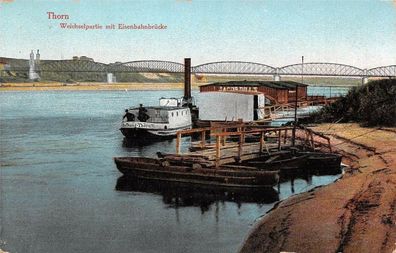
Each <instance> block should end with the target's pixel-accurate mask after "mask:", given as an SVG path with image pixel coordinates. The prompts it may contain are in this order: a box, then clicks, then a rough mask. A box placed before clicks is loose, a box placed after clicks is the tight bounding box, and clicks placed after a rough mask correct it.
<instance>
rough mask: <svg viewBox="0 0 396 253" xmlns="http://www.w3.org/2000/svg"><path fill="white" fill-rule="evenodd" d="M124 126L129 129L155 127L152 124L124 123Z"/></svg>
mask: <svg viewBox="0 0 396 253" xmlns="http://www.w3.org/2000/svg"><path fill="white" fill-rule="evenodd" d="M125 125H127V126H130V127H138V128H154V127H155V125H154V124H152V123H144V122H125Z"/></svg>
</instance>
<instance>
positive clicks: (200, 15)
mask: <svg viewBox="0 0 396 253" xmlns="http://www.w3.org/2000/svg"><path fill="white" fill-rule="evenodd" d="M47 12H54V13H55V14H59V15H61V14H63V15H68V16H69V19H65V20H59V19H49V18H48V14H47ZM60 23H68V24H72V25H74V24H77V25H83V24H86V25H95V24H98V25H102V26H103V29H100V30H82V29H61V28H60ZM110 24H114V25H115V26H116V27H118V24H127V25H133V24H136V25H139V24H151V25H154V24H157V25H159V24H163V25H165V26H166V27H167V28H166V29H162V30H147V29H146V30H132V29H126V30H120V29H105V26H106V25H110ZM31 49H40V52H41V56H42V58H43V59H70V58H71V57H72V56H74V55H86V56H89V57H92V58H94V59H95V60H96V61H100V62H105V63H109V62H115V61H121V62H126V61H132V60H147V59H155V60H170V61H176V62H182V61H183V58H185V57H191V58H192V64H193V65H197V64H201V63H205V62H212V61H221V60H241V61H252V62H260V63H264V64H268V65H272V66H283V65H287V64H292V63H296V62H299V61H300V59H301V56H302V55H304V56H305V59H306V62H337V63H344V64H351V65H355V66H357V67H361V68H370V67H375V66H380V65H390V64H396V4H395V1H376V0H367V1H366V0H355V1H348V0H329V1H325V0H315V1H309V0H290V1H287V0H281V1H279V0H273V1H270V0H268V1H253V0H235V1H233V0H224V1H198V0H168V1H166V0H163V1H160V0H158V1H154V0H152V1H147V0H146V1H122V0H113V1H110V0H106V1H105V0H79V1H78V0H32V1H24V0H14V1H12V0H0V56H3V57H15V58H27V57H28V55H29V52H30V50H31Z"/></svg>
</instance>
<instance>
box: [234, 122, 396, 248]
mask: <svg viewBox="0 0 396 253" xmlns="http://www.w3.org/2000/svg"><path fill="white" fill-rule="evenodd" d="M313 129H314V130H316V131H320V132H323V133H325V134H326V135H327V136H329V137H330V138H331V143H332V145H333V147H334V149H335V151H336V152H338V153H341V154H342V155H343V156H344V158H343V162H344V163H346V164H347V165H349V168H348V169H346V172H345V174H344V175H343V176H342V178H341V179H340V180H338V181H336V182H335V183H333V184H331V185H328V186H324V187H319V188H316V189H314V190H312V191H309V192H306V193H302V194H299V195H296V196H294V197H291V198H289V199H287V200H285V201H283V202H281V203H278V204H277V205H276V206H275V207H274V208H273V210H272V211H270V212H269V213H268V214H267V215H266V216H265V217H264V218H263V219H262V220H261V221H259V223H258V224H257V225H256V226H255V228H254V229H253V230H252V232H251V233H250V235H249V236H248V238H247V239H246V241H245V242H244V245H243V246H242V249H241V252H280V251H290V252H394V250H395V249H396V245H395V243H396V128H383V129H379V128H362V127H359V126H358V125H357V124H322V125H319V126H317V127H314V128H313Z"/></svg>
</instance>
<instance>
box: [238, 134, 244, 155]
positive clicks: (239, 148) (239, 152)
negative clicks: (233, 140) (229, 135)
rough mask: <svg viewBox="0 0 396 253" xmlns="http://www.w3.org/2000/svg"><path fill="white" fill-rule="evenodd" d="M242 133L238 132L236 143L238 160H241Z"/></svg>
mask: <svg viewBox="0 0 396 253" xmlns="http://www.w3.org/2000/svg"><path fill="white" fill-rule="evenodd" d="M242 135H243V133H240V134H239V143H238V161H240V160H241V156H242V145H243V142H242V138H243V136H242Z"/></svg>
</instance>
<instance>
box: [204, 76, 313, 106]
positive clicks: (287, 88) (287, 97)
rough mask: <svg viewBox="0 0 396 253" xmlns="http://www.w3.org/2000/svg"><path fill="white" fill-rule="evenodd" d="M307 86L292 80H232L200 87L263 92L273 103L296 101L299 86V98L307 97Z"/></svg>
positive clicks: (208, 90) (206, 89) (205, 90)
mask: <svg viewBox="0 0 396 253" xmlns="http://www.w3.org/2000/svg"><path fill="white" fill-rule="evenodd" d="M307 86H308V85H306V84H303V83H298V82H292V81H231V82H224V83H211V84H206V85H202V86H200V87H199V90H200V92H201V93H204V92H213V91H216V92H228V93H231V92H232V93H242V94H249V93H250V94H252V93H258V94H263V95H264V96H265V97H266V98H267V99H268V100H270V101H271V102H272V103H273V104H286V103H290V102H293V101H295V91H296V87H298V94H297V96H298V99H299V100H303V99H306V98H307Z"/></svg>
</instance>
